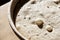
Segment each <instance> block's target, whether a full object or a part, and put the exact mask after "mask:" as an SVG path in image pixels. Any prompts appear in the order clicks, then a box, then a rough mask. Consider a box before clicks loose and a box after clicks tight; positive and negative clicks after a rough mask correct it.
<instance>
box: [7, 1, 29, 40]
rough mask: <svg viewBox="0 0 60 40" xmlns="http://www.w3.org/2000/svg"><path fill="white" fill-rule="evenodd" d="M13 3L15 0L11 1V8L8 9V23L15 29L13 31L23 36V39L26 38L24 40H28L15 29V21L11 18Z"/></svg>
mask: <svg viewBox="0 0 60 40" xmlns="http://www.w3.org/2000/svg"><path fill="white" fill-rule="evenodd" d="M13 1H14V0H11V1H10V4H9V8H8V9H9V10H8V21H9V23H10V25H11V27H12V28H13V30H14V31H15V32H16V33H17V34H18V35H19V36H21V37H22V38H24V40H28V39H27V38H26V37H24V36H23V35H22V34H21V33H20V32H19V31H18V30H17V29H16V27H15V25H14V23H13V20H12V18H11V12H10V8H11V5H12V3H13Z"/></svg>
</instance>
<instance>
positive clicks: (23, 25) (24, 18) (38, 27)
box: [16, 0, 60, 40]
mask: <svg viewBox="0 0 60 40" xmlns="http://www.w3.org/2000/svg"><path fill="white" fill-rule="evenodd" d="M16 28H17V30H18V31H19V32H20V33H21V34H22V35H23V36H24V37H26V38H27V39H28V40H60V0H30V1H29V2H27V3H26V4H25V5H24V6H23V7H22V8H21V9H20V11H19V13H18V15H17V18H16Z"/></svg>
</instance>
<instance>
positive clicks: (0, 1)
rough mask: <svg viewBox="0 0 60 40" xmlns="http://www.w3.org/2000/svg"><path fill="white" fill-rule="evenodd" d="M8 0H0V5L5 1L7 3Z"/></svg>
mask: <svg viewBox="0 0 60 40" xmlns="http://www.w3.org/2000/svg"><path fill="white" fill-rule="evenodd" d="M9 1H10V0H0V6H1V5H3V4H5V3H7V2H9Z"/></svg>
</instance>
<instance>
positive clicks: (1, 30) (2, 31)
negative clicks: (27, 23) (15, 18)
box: [0, 2, 19, 40]
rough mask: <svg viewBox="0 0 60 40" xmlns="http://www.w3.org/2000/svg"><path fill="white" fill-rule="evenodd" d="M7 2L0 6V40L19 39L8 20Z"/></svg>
mask: <svg viewBox="0 0 60 40" xmlns="http://www.w3.org/2000/svg"><path fill="white" fill-rule="evenodd" d="M9 3H10V2H8V3H6V4H4V5H3V6H0V40H19V38H18V37H17V36H16V35H15V34H14V32H13V30H12V29H11V27H10V25H9V21H8V7H9Z"/></svg>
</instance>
